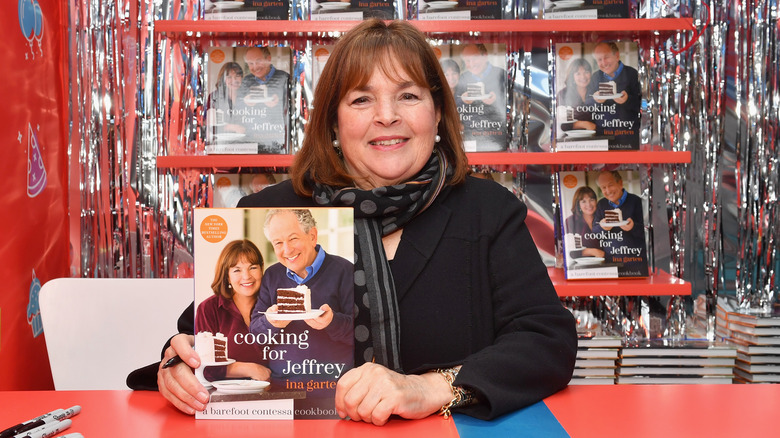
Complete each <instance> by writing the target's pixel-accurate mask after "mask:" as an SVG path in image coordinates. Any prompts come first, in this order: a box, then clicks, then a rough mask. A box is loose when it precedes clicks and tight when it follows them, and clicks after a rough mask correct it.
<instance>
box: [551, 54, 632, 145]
mask: <svg viewBox="0 0 780 438" xmlns="http://www.w3.org/2000/svg"><path fill="white" fill-rule="evenodd" d="M554 50H555V74H554V78H553V86H554V89H555V111H554V118H555V125H554V127H555V129H554V138H555V140H554V143H555V150H556V151H559V152H560V151H607V150H610V151H612V150H638V149H639V143H640V141H639V131H640V124H641V109H642V86H641V84H640V82H639V73H638V71H637V66H638V65H639V51H638V46H637V44H636V43H635V42H633V41H600V42H595V43H578V42H568V43H558V44H555V46H554Z"/></svg>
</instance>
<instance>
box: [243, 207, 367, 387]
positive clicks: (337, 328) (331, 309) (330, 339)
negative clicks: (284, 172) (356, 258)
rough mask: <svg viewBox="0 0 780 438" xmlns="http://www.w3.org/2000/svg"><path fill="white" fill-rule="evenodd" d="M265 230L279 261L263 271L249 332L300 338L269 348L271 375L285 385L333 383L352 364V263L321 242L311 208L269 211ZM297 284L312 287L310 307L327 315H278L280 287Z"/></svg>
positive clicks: (293, 286) (291, 286)
mask: <svg viewBox="0 0 780 438" xmlns="http://www.w3.org/2000/svg"><path fill="white" fill-rule="evenodd" d="M263 231H264V233H265V235H266V237H267V239H268V241H269V242H270V243H271V245H272V246H273V249H274V253H275V254H276V257H277V258H278V260H279V263H276V264H274V265H272V266H270V267H269V268H268V269H267V270H266V271H265V274H264V277H263V282H262V285H261V287H260V294H259V297H258V300H257V304H256V305H255V309H254V312H253V313H252V321H251V324H250V330H251V332H252V333H254V334H256V335H261V334H268V335H269V337H270V336H271V335H277V336H279V337H282V338H285V337H290V336H294V337H295V338H296V339H297V340H298V342H297V343H296V344H294V345H288V344H287V343H284V344H283V345H277V346H272V347H273V348H271V350H274V351H267V352H266V353H267V355H268V357H269V358H270V359H271V360H270V362H269V367H270V368H271V372H272V377H274V378H281V379H283V380H286V381H287V382H286V384H287V385H291V383H290V382H296V381H303V382H305V381H311V380H312V379H314V380H315V381H318V382H325V381H330V382H335V381H336V380H338V378H339V377H341V375H343V373H344V372H346V371H347V370H348V369H349V368H351V366H352V363H353V355H354V353H353V336H354V329H353V307H354V299H353V288H354V278H353V277H354V265H353V264H352V263H351V262H350V261H348V260H346V259H344V258H342V257H339V256H336V255H333V254H328V253H327V252H326V251H325V249H324V248H322V246H320V245H319V244H318V243H317V236H318V230H317V224H316V222H315V220H314V217H313V216H312V214H311V211H309V210H306V209H299V210H291V209H275V210H269V211H268V212H267V214H266V219H265V224H264V228H263ZM298 285H306V286H308V288H309V290H310V291H311V309H312V310H316V309H320V310H322V311H323V313H322V314H321V315H319V316H316V317H311V318H310V319H305V320H284V319H282V318H278V319H277V317H275V316H276V315H275V314H276V313H277V310H278V307H277V305H276V301H277V290H278V289H280V288H295V287H296V286H298ZM266 347H268V345H266ZM293 385H294V384H293ZM334 385H335V384H334ZM328 389H335V386H333V388H329V387H328Z"/></svg>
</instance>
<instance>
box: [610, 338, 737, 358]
mask: <svg viewBox="0 0 780 438" xmlns="http://www.w3.org/2000/svg"><path fill="white" fill-rule="evenodd" d="M620 355H621V357H623V358H626V357H642V356H644V357H647V356H655V357H729V358H731V357H734V358H735V357H737V350H736V348H735V346H734V345H731V344H730V343H726V342H719V341H705V340H682V341H680V340H670V339H647V340H643V341H636V342H632V343H628V344H626V345H625V346H624V347H623V349H622V350H621V352H620Z"/></svg>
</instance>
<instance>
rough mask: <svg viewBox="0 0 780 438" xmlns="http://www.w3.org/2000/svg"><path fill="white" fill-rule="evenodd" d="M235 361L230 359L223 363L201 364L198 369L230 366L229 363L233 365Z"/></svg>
mask: <svg viewBox="0 0 780 438" xmlns="http://www.w3.org/2000/svg"><path fill="white" fill-rule="evenodd" d="M235 362H236V360H235V359H230V358H228V360H226V361H224V362H201V364H200V367H201V368H203V367H223V366H225V365H230V364H231V363H235Z"/></svg>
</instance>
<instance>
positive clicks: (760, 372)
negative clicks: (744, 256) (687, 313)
mask: <svg viewBox="0 0 780 438" xmlns="http://www.w3.org/2000/svg"><path fill="white" fill-rule="evenodd" d="M737 309H738V306H737V305H736V300H735V299H734V298H730V297H719V298H718V306H717V313H716V334H717V335H718V336H720V337H723V338H725V339H728V340H729V341H730V342H731V343H733V344H734V345H735V346H736V349H737V362H736V368H734V376H735V380H736V381H737V382H740V383H767V382H775V383H777V382H780V307H778V306H775V307H774V308H773V309H772V310H769V311H764V312H751V311H745V310H737Z"/></svg>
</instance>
